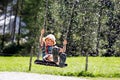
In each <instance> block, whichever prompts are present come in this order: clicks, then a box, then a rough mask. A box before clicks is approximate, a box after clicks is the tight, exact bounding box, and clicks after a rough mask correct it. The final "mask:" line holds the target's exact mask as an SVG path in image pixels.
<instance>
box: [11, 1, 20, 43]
mask: <svg viewBox="0 0 120 80" xmlns="http://www.w3.org/2000/svg"><path fill="white" fill-rule="evenodd" d="M18 4H19V0H17V4H16V6H17V7H16V9H15V19H14V23H13V31H12V43H14V40H15V31H16V19H17V15H18Z"/></svg>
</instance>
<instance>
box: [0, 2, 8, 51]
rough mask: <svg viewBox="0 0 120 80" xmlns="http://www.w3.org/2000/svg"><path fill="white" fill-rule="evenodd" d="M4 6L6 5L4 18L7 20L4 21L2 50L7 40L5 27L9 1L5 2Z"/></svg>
mask: <svg viewBox="0 0 120 80" xmlns="http://www.w3.org/2000/svg"><path fill="white" fill-rule="evenodd" d="M4 7H5V9H4V14H5V18H4V20H5V21H4V27H3V34H2V43H1V45H2V47H1V50H3V48H4V42H5V27H6V16H7V3H6V4H4Z"/></svg>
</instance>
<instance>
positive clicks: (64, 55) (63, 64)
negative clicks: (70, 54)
mask: <svg viewBox="0 0 120 80" xmlns="http://www.w3.org/2000/svg"><path fill="white" fill-rule="evenodd" d="M59 56H60V63H59V66H60V67H63V66H65V61H66V54H65V53H60V55H59Z"/></svg>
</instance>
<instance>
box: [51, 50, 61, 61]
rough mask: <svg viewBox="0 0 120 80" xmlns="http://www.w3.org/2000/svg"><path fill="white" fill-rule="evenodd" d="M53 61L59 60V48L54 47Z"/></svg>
mask: <svg viewBox="0 0 120 80" xmlns="http://www.w3.org/2000/svg"><path fill="white" fill-rule="evenodd" d="M52 54H53V61H54V62H58V55H59V48H53V49H52Z"/></svg>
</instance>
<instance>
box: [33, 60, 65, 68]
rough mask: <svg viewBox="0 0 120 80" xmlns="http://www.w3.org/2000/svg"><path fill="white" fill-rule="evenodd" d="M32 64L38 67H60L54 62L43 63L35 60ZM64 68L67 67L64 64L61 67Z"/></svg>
mask: <svg viewBox="0 0 120 80" xmlns="http://www.w3.org/2000/svg"><path fill="white" fill-rule="evenodd" d="M34 63H35V64H39V65H45V66H54V67H61V66H59V65H57V64H56V63H55V62H48V61H43V60H35V61H34ZM66 66H67V64H65V65H64V66H62V67H66Z"/></svg>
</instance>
